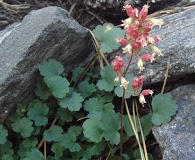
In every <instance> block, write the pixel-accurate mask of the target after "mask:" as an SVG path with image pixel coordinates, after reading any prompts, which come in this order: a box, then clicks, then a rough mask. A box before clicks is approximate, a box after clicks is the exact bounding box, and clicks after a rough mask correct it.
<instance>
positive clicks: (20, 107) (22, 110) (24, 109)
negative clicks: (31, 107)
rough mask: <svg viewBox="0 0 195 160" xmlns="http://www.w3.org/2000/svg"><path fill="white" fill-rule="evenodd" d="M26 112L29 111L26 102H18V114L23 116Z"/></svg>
mask: <svg viewBox="0 0 195 160" xmlns="http://www.w3.org/2000/svg"><path fill="white" fill-rule="evenodd" d="M26 112H27V106H26V105H25V104H22V103H18V104H17V108H16V113H17V115H18V116H20V117H23V116H24V114H25V113H26Z"/></svg>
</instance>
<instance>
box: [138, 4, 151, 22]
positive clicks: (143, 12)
mask: <svg viewBox="0 0 195 160" xmlns="http://www.w3.org/2000/svg"><path fill="white" fill-rule="evenodd" d="M148 8H149V6H148V5H144V6H143V7H142V10H141V11H140V13H139V18H140V19H141V20H144V19H146V17H147V15H148Z"/></svg>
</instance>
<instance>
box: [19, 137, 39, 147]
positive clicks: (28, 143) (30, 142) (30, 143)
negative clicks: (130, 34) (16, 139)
mask: <svg viewBox="0 0 195 160" xmlns="http://www.w3.org/2000/svg"><path fill="white" fill-rule="evenodd" d="M37 143H38V139H37V138H36V137H30V138H25V139H24V140H23V141H22V145H23V146H24V148H33V147H36V145H37Z"/></svg>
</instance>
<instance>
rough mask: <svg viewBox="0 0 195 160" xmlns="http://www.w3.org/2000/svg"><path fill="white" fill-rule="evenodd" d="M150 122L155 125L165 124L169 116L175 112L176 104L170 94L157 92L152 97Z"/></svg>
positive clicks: (169, 118)
mask: <svg viewBox="0 0 195 160" xmlns="http://www.w3.org/2000/svg"><path fill="white" fill-rule="evenodd" d="M152 109H153V114H152V123H153V124H156V125H161V124H166V123H168V122H169V121H170V120H171V116H173V115H175V114H176V111H177V104H176V101H175V100H173V99H172V96H171V94H169V93H167V94H158V95H155V96H154V97H153V99H152Z"/></svg>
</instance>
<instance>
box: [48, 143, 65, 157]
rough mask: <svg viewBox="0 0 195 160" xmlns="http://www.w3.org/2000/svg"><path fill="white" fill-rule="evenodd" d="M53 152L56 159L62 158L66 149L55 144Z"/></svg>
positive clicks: (52, 148)
mask: <svg viewBox="0 0 195 160" xmlns="http://www.w3.org/2000/svg"><path fill="white" fill-rule="evenodd" d="M51 150H52V151H53V152H54V153H55V157H57V158H60V157H61V156H62V155H63V151H64V147H63V146H62V145H61V144H60V143H54V144H53V145H52V147H51Z"/></svg>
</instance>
